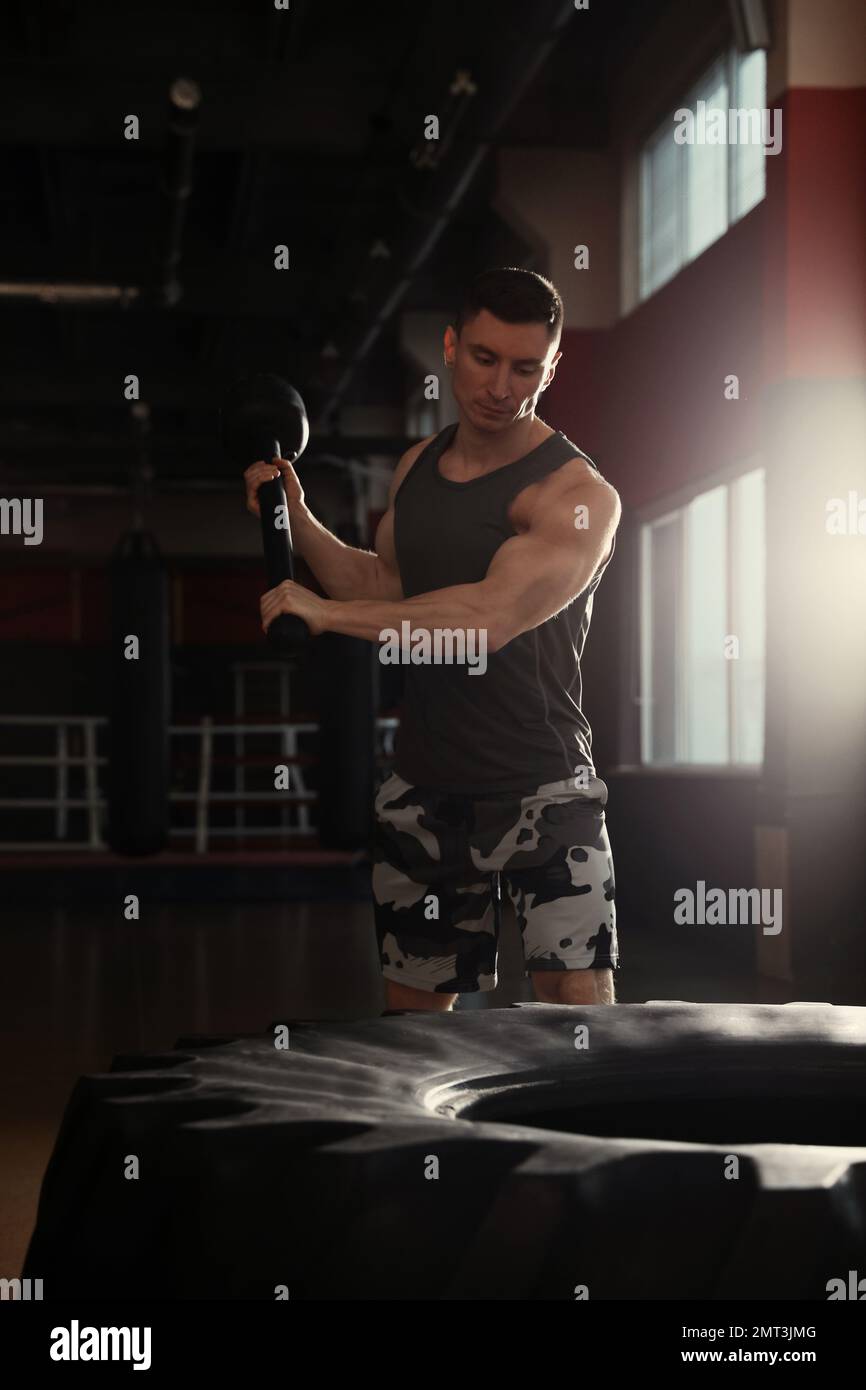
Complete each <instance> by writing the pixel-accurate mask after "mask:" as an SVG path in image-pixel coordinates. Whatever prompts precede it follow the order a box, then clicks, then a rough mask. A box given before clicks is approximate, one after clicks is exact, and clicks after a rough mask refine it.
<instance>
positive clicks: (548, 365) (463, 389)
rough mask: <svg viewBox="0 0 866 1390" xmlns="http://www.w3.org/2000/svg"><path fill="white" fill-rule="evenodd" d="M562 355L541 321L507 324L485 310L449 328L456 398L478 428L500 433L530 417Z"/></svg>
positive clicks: (447, 355) (447, 349) (449, 357)
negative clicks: (458, 326) (456, 329)
mask: <svg viewBox="0 0 866 1390" xmlns="http://www.w3.org/2000/svg"><path fill="white" fill-rule="evenodd" d="M561 356H562V354H561V353H560V352H559V351H558V350H557V344H556V341H555V340H554V341H551V340H550V338H549V337H548V334H547V329H546V327H545V325H544V324H543V323H504V322H503V321H502V319H497V318H495V317H494V316H493V314H491V313H490V312H489V310H487V309H481V310H480V312H479V313H478V314H476V316H475V318H474V319H470V320H469V322H468V323H465V324H464V325H463V330H462V332H461V334H460V337H459V338H458V337H457V334H456V333H455V332H454V329H453V328H448V329H446V331H445V358H446V361H448V362H450V363H451V364H452V367H451V384H452V387H453V390H454V399H455V400H456V402H457V404H458V405H459V406H460V408H461V410H462V411H463V413H464V414H465V415H466V416H467V417H468V418H469V419H470V420H471V421H472V424H473V425H475V427H476V428H477V429H479V430H484V431H487V432H490V433H498V432H500V431H502V430H506V429H508V427H509V425H513V424H514V421H515V420H519V419H521V418H522V417H523V416H526V415H530V414H531V413H532V411H533V410H534V409H535V403H536V401H537V400H538V397H539V395H540V394H541V392H542V391H543V390H544V388H545V387H546V386H547V385H549V383H550V382H551V381H552V380H553V374H554V371H555V370H556V363H557V362H558V361H559V359H560V357H561Z"/></svg>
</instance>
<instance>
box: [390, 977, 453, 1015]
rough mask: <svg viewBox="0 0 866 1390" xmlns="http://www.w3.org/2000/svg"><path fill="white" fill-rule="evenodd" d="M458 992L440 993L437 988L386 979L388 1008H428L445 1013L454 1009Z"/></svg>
mask: <svg viewBox="0 0 866 1390" xmlns="http://www.w3.org/2000/svg"><path fill="white" fill-rule="evenodd" d="M456 998H457V995H456V994H438V993H437V992H436V991H435V990H430V989H415V988H414V986H413V985H403V984H400V983H399V982H398V981H397V980H388V979H386V980H385V1008H386V1009H427V1010H428V1011H429V1012H430V1013H445V1012H447V1010H448V1009H453V1007H454V1001H455V1000H456Z"/></svg>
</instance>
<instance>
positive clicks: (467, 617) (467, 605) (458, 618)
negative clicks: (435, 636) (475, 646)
mask: <svg viewBox="0 0 866 1390" xmlns="http://www.w3.org/2000/svg"><path fill="white" fill-rule="evenodd" d="M489 610H490V605H489V602H488V600H487V598H486V596H485V594H484V591H483V588H482V586H481V585H480V584H455V585H454V586H453V587H451V588H448V589H435V590H433V591H432V592H431V593H429V594H418V595H417V597H415V598H405V599H399V600H397V601H393V600H389V599H372V600H369V599H358V600H356V601H355V602H348V603H344V602H334V603H330V604H329V605H328V613H327V618H326V622H327V627H328V630H329V631H330V632H342V633H345V635H346V636H348V637H363V638H366V640H367V641H369V642H378V641H379V639H380V636H381V634H382V633H383V632H384V631H385V630H386V629H388V628H391V629H394V630H396V631H397V632H398V633H400V631H401V624H402V623H404V622H408V623H409V625H410V629H411V631H412V632H432V631H433V629H434V628H439V629H444V628H452V629H455V630H466V629H467V628H474V629H475V630H476V631H479V630H481V629H482V628H483V629H484V630H485V632H486V633H487V638H486V641H487V649H488V650H489V651H495V650H496V647H497V633H498V625H497V623H496V622H495V619H494V615H493V614H492V613H491V612H490V611H489Z"/></svg>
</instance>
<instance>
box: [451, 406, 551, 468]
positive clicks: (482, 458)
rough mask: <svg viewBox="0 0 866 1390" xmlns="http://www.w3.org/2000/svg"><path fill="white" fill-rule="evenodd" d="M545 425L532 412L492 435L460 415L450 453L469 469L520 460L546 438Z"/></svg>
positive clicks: (493, 466) (492, 466) (500, 466)
mask: <svg viewBox="0 0 866 1390" xmlns="http://www.w3.org/2000/svg"><path fill="white" fill-rule="evenodd" d="M548 428H549V427H547V426H545V425H544V422H543V421H541V420H539V419H538V417H537V416H536V415H535V414H532V415H524V416H522V417H521V418H520V419H519V420H515V421H514V424H513V425H512V426H511V427H510V428H509V429H507V430H502V431H501V432H497V433H495V434H493V433H491V432H490V431H489V430H479V429H476V427H475V426H474V425H473V424H472V423H471V421H469V420H467V419H466V418H465V417H464V416H463V415H461V417H460V423H459V425H458V426H457V431H456V433H455V435H454V438H453V439H452V441H451V447H450V450H449V453H451V454H452V455H454V456H455V457H456V458H457V459H458V460H459V461H460V463H462V464H463V465H464V466H465V467H466V469H467V470H468V471H471V472H478V473H488V472H491V471H492V470H493V469H494V468H504V467H505V465H506V464H509V463H516V462H517V460H518V459H522V458H523V457H524V456H525V455H526V454H528V453H530V452H531V451H532V450H533V449H534V448H536V447H537V445H539V444H540V443H541V442H542V439H544V438H546V437H547V432H548Z"/></svg>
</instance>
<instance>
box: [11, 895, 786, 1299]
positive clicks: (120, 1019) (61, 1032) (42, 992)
mask: <svg viewBox="0 0 866 1390" xmlns="http://www.w3.org/2000/svg"><path fill="white" fill-rule="evenodd" d="M4 915H5V935H4V955H5V964H6V969H5V970H4V972H3V976H2V980H0V1043H2V1048H3V1055H4V1056H5V1057H6V1058H7V1059H9V1058H12V1059H13V1062H12V1065H9V1066H7V1067H5V1068H4V1069H3V1071H2V1073H0V1121H2V1134H3V1144H2V1152H0V1186H2V1190H3V1192H4V1193H5V1195H6V1200H5V1202H4V1203H3V1205H2V1208H0V1269H3V1270H8V1271H13V1270H18V1269H20V1266H21V1262H22V1260H23V1258H24V1253H25V1250H26V1248H27V1242H28V1240H29V1237H30V1232H31V1230H32V1228H33V1223H34V1221H35V1217H36V1206H37V1202H38V1199H39V1188H40V1185H41V1182H42V1176H43V1173H44V1171H45V1165H46V1164H47V1162H48V1159H49V1157H50V1154H51V1149H52V1147H53V1144H54V1140H55V1137H56V1134H57V1129H58V1126H59V1124H60V1120H61V1118H62V1115H63V1111H64V1108H65V1105H66V1102H67V1100H68V1098H69V1095H70V1092H71V1090H72V1088H73V1086H74V1084H75V1082H76V1080H77V1079H78V1077H79V1076H81V1075H82V1074H87V1073H92V1072H99V1071H105V1070H107V1069H108V1068H109V1066H110V1063H111V1059H112V1057H114V1056H116V1055H118V1054H121V1053H129V1052H132V1053H138V1052H145V1051H151V1050H157V1051H163V1050H166V1049H170V1048H171V1047H172V1046H173V1045H174V1043H175V1042H176V1041H177V1039H178V1038H179V1037H182V1036H188V1035H190V1034H194V1033H206V1034H211V1035H220V1034H238V1033H255V1032H261V1031H262V1029H263V1028H264V1027H266V1026H267V1024H268V1022H270V1021H276V1020H278V1019H289V1018H305V1017H315V1018H322V1019H325V1018H361V1017H366V1016H374V1015H378V1014H379V1013H380V1012H381V1010H382V1009H383V1008H384V1002H383V988H382V979H381V975H380V972H379V966H378V959H377V955H376V946H375V935H374V931H373V923H372V910H371V908H370V906H369V905H368V904H367V903H365V902H351V901H334V902H330V901H309V902H306V901H305V902H287V903H284V904H282V905H277V904H273V903H266V902H262V903H237V902H213V903H206V904H201V905H198V904H194V903H185V902H170V903H158V904H153V905H152V906H151V907H150V909H149V911H148V914H147V915H148V919H149V920H148V921H146V922H145V921H141V922H138V923H136V924H132V923H129V922H126V921H124V920H122V919H121V920H120V921H118V914H117V909H116V907H114V906H111V907H109V906H107V905H104V904H100V905H98V906H87V905H85V904H76V905H70V906H62V907H42V908H40V907H36V906H32V905H30V906H22V907H19V908H8V909H7V910H6V912H5V914H4ZM622 950H623V956H624V965H623V969H622V970H621V971H620V972H619V973H618V977H617V994H618V998H619V1000H620V1002H621V1003H639V1002H642V1001H644V1000H647V999H658V998H661V999H690V1000H695V1001H701V1002H714V1001H724V1000H736V1001H739V1002H745V1003H760V1002H766V1003H786V1002H787V1001H788V1000H789V999H791V998H794V997H797V998H802V997H803V996H802V991H800V992H799V993H798V994H797V995H796V996H794V995H792V994H791V993H789V992H787V991H786V988H785V986H783V985H780V984H779V983H778V982H776V981H773V980H767V979H763V980H762V979H760V978H759V977H756V976H755V975H754V974H752V973H749V974H745V973H744V974H742V975H733V974H731V973H730V966H729V964H728V965H727V966H726V965H725V964H724V963H723V962H722V961H717V960H715V959H714V958H713V957H712V956H711V955H710V954H707V955H706V956H704V955H703V954H701V955H700V956H696V954H695V952H694V950H690V952H689V953H688V955H687V956H686V955H685V954H684V953H683V951H682V942H681V939H680V938H679V937H678V935H677V932H676V930H675V929H672V930H668V931H666V932H661V931H658V930H653V931H651V932H650V931H643V932H632V933H630V934H629V935H628V936H627V937H626V938H625V940H624V941H623V942H622ZM626 953H627V966H626V964H625V955H626ZM683 962H687V964H688V970H686V969H684V966H683ZM698 969H699V970H700V973H699V974H698V973H696V971H697V970H698ZM726 970H727V973H726ZM531 998H532V991H531V985H530V982H529V980H528V979H526V978H524V976H523V973H522V957H521V952H520V943H519V938H518V932H517V927H516V924H515V922H514V918H513V914H512V912H511V909H510V907H508V906H506V914H505V918H504V923H503V933H502V939H501V943H500V974H499V984H498V985H497V988H496V989H495V990H494V991H493V992H492V993H491V994H488V995H464V996H462V997H461V999H460V1000H459V1002H458V1008H467V1007H469V1008H472V1007H485V1008H486V1007H493V1008H497V1007H498V1008H505V1007H507V1006H508V1005H509V1004H511V1003H512V1002H514V1001H515V1000H528V999H531Z"/></svg>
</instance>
